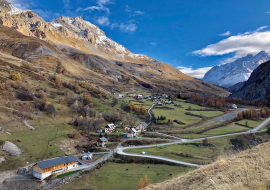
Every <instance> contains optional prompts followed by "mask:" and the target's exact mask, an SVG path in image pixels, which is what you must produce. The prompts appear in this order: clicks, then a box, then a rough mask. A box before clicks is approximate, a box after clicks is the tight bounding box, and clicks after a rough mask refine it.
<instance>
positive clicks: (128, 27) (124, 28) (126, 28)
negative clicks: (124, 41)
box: [119, 23, 137, 32]
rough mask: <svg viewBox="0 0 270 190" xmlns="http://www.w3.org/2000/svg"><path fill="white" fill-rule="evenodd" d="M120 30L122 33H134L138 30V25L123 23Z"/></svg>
mask: <svg viewBox="0 0 270 190" xmlns="http://www.w3.org/2000/svg"><path fill="white" fill-rule="evenodd" d="M119 28H120V30H121V31H122V32H134V31H135V30H137V25H136V24H133V23H128V24H124V23H121V24H120V26H119Z"/></svg>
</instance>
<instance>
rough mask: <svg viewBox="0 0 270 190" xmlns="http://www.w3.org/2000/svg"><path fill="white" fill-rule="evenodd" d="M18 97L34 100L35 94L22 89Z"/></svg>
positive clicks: (23, 99)
mask: <svg viewBox="0 0 270 190" xmlns="http://www.w3.org/2000/svg"><path fill="white" fill-rule="evenodd" d="M16 97H17V98H18V99H20V100H22V101H32V100H33V99H34V96H33V94H30V93H29V92H26V91H22V90H20V91H19V92H17V94H16Z"/></svg>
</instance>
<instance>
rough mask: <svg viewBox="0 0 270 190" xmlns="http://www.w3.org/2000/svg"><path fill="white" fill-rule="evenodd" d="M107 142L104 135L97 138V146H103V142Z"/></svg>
mask: <svg viewBox="0 0 270 190" xmlns="http://www.w3.org/2000/svg"><path fill="white" fill-rule="evenodd" d="M107 142H108V140H107V139H106V138H105V137H102V138H100V139H98V140H97V146H98V147H105V144H106V143H107Z"/></svg>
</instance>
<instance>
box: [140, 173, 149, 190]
mask: <svg viewBox="0 0 270 190" xmlns="http://www.w3.org/2000/svg"><path fill="white" fill-rule="evenodd" d="M150 184H151V181H150V179H149V178H148V177H147V176H144V178H143V179H142V178H141V179H140V182H139V183H138V185H137V190H139V189H143V188H145V187H147V186H148V185H150Z"/></svg>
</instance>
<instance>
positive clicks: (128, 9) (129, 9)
mask: <svg viewBox="0 0 270 190" xmlns="http://www.w3.org/2000/svg"><path fill="white" fill-rule="evenodd" d="M125 11H126V12H127V13H129V12H131V8H130V7H129V6H128V5H126V9H125Z"/></svg>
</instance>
